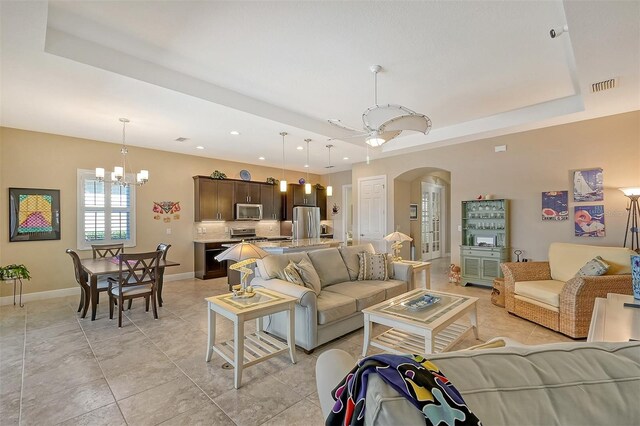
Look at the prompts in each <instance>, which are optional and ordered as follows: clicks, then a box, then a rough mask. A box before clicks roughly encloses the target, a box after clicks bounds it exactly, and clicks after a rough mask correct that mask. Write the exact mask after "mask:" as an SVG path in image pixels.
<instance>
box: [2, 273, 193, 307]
mask: <svg viewBox="0 0 640 426" xmlns="http://www.w3.org/2000/svg"><path fill="white" fill-rule="evenodd" d="M194 277H195V274H194V272H183V273H182V274H171V275H165V276H164V281H165V282H169V281H179V280H188V279H190V278H194ZM28 288H29V282H28V281H25V282H24V288H23V290H26V289H28ZM17 290H19V288H16V291H17ZM67 296H80V286H76V287H69V288H61V289H58V290H48V291H37V292H34V293H23V294H22V303H25V302H33V301H34V300H44V299H54V298H56V297H67ZM19 300H20V296H19V295H18V294H16V306H17V305H18V301H19ZM5 305H13V296H4V297H0V306H5Z"/></svg>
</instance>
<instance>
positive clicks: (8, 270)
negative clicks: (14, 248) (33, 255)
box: [0, 265, 31, 280]
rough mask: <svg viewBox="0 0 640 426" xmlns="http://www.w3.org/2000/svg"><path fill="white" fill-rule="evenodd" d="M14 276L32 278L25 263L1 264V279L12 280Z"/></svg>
mask: <svg viewBox="0 0 640 426" xmlns="http://www.w3.org/2000/svg"><path fill="white" fill-rule="evenodd" d="M14 278H24V279H26V280H30V279H31V275H29V270H28V269H27V267H26V266H24V265H7V266H0V280H11V279H14Z"/></svg>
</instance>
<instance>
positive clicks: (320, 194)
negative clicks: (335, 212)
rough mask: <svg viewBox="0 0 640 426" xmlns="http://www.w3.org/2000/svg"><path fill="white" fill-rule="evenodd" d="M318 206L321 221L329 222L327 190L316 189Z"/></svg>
mask: <svg viewBox="0 0 640 426" xmlns="http://www.w3.org/2000/svg"><path fill="white" fill-rule="evenodd" d="M315 191H316V206H318V207H320V220H327V190H326V189H316V190H315Z"/></svg>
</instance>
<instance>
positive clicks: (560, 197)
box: [542, 191, 569, 220]
mask: <svg viewBox="0 0 640 426" xmlns="http://www.w3.org/2000/svg"><path fill="white" fill-rule="evenodd" d="M567 219H569V191H548V192H543V193H542V220H567Z"/></svg>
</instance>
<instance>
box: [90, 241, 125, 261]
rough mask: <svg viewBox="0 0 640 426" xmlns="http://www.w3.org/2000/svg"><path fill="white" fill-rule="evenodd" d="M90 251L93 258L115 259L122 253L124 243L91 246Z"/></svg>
mask: <svg viewBox="0 0 640 426" xmlns="http://www.w3.org/2000/svg"><path fill="white" fill-rule="evenodd" d="M91 250H92V251H93V258H94V259H97V258H100V257H116V256H118V255H119V254H121V253H124V243H118V244H91Z"/></svg>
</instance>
